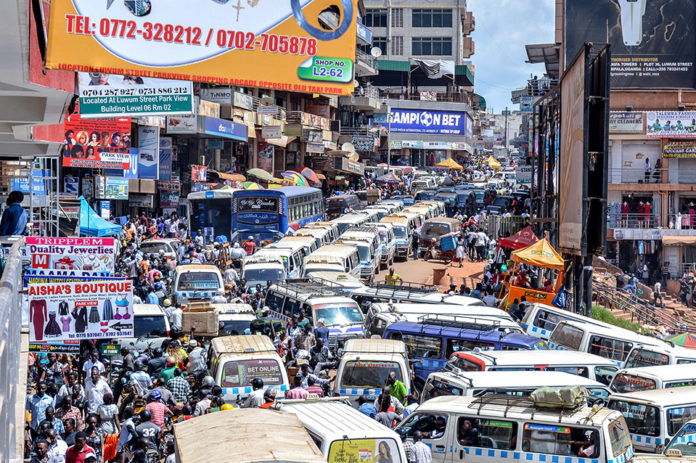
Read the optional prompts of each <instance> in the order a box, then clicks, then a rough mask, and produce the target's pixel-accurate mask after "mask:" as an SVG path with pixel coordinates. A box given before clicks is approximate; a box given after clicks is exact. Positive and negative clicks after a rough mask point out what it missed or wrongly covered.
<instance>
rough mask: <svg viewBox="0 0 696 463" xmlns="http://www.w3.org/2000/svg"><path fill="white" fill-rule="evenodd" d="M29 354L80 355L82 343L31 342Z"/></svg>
mask: <svg viewBox="0 0 696 463" xmlns="http://www.w3.org/2000/svg"><path fill="white" fill-rule="evenodd" d="M29 352H43V353H45V354H49V353H54V354H71V355H80V341H68V342H30V343H29Z"/></svg>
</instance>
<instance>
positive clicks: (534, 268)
mask: <svg viewBox="0 0 696 463" xmlns="http://www.w3.org/2000/svg"><path fill="white" fill-rule="evenodd" d="M511 260H512V262H513V268H512V272H511V273H510V274H509V275H506V278H505V290H506V294H505V298H504V305H505V307H508V306H509V305H510V304H511V303H512V302H513V301H514V300H515V299H517V300H518V301H521V300H522V296H524V297H525V299H526V300H527V302H530V303H532V304H534V303H539V304H547V305H552V301H553V299H554V298H555V297H556V294H557V293H558V290H559V289H560V288H561V286H562V285H563V277H564V274H565V263H564V262H563V258H562V257H561V256H560V255H559V254H558V253H557V252H556V250H555V249H553V247H552V246H551V244H550V243H549V242H548V241H547V240H546V239H542V240H540V241H537V242H536V243H534V244H532V245H531V246H527V247H526V248H522V249H518V250H517V251H513V253H512V255H511Z"/></svg>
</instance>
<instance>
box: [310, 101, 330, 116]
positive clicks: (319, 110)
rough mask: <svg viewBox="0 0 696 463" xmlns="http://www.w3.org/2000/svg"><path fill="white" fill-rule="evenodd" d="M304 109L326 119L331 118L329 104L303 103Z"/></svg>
mask: <svg viewBox="0 0 696 463" xmlns="http://www.w3.org/2000/svg"><path fill="white" fill-rule="evenodd" d="M305 111H306V112H308V113H311V114H316V115H317V116H321V117H324V118H326V119H331V106H329V105H327V104H316V103H315V104H307V105H305Z"/></svg>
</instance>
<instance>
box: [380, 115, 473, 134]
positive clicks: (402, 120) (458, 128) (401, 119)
mask: <svg viewBox="0 0 696 463" xmlns="http://www.w3.org/2000/svg"><path fill="white" fill-rule="evenodd" d="M465 114H466V113H463V112H452V111H422V110H419V109H392V110H391V124H389V127H390V129H391V131H392V132H393V133H430V134H437V135H464V134H465V132H466V123H465V120H466V118H465V117H464V115H465Z"/></svg>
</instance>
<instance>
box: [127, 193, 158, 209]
mask: <svg viewBox="0 0 696 463" xmlns="http://www.w3.org/2000/svg"><path fill="white" fill-rule="evenodd" d="M128 203H129V205H130V206H131V207H154V197H153V196H152V195H145V194H137V195H135V194H131V195H130V196H128Z"/></svg>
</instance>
